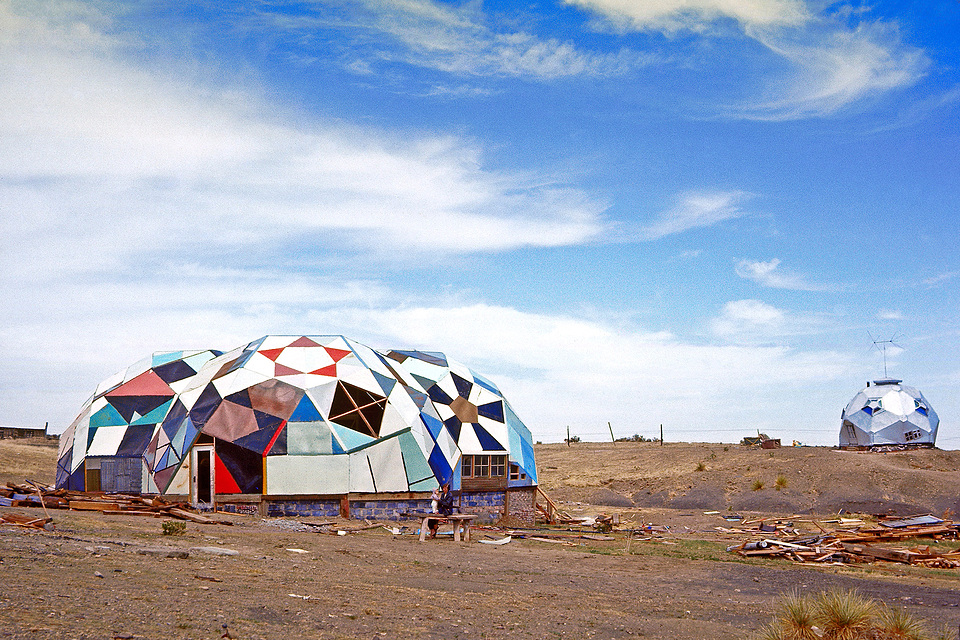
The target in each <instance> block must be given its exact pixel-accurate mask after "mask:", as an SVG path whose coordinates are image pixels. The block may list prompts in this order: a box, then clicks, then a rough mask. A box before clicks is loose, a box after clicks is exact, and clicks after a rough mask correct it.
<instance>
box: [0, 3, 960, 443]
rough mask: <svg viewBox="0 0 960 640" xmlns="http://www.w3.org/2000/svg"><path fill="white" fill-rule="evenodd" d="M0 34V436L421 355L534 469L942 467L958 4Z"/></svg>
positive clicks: (447, 15) (395, 9) (211, 18)
mask: <svg viewBox="0 0 960 640" xmlns="http://www.w3.org/2000/svg"><path fill="white" fill-rule="evenodd" d="M182 4H183V3H179V2H159V1H154V2H146V1H143V2H136V1H130V2H109V1H103V2H99V1H91V2H80V1H70V2H68V1H44V0H39V1H37V0H30V1H23V2H21V1H17V0H13V1H11V2H4V3H0V159H2V161H0V218H2V221H3V232H4V233H3V242H2V245H0V246H2V250H0V264H2V272H0V294H2V296H3V299H4V300H5V301H6V302H5V303H4V305H3V306H2V307H0V356H2V357H0V380H2V385H0V423H4V424H25V425H34V424H42V423H44V422H46V421H49V422H50V423H51V425H52V426H53V427H54V428H56V429H62V428H64V427H66V425H67V424H69V422H70V421H71V420H72V419H73V417H74V416H75V414H76V412H77V411H78V410H79V409H80V406H81V404H82V403H83V401H84V400H85V399H86V398H87V397H88V396H89V395H90V394H91V393H92V392H93V390H94V388H95V387H96V385H97V383H99V382H100V381H101V380H102V379H104V378H106V377H108V376H109V375H111V374H113V373H114V372H116V371H118V370H120V369H122V368H124V367H126V366H128V365H129V364H132V363H133V362H135V361H137V360H139V359H141V358H142V357H144V356H146V355H148V354H150V353H152V352H154V351H163V350H177V349H191V348H219V349H229V348H233V347H235V346H239V345H241V344H244V343H246V342H248V341H250V340H253V339H255V338H258V337H260V336H262V335H266V334H271V333H279V334H343V335H346V336H348V337H351V338H353V339H356V340H358V341H360V342H363V343H365V344H367V345H369V346H371V347H374V348H381V349H391V348H420V349H426V350H436V351H443V352H445V353H447V354H448V355H449V356H451V357H453V358H455V359H458V360H460V361H462V362H464V363H466V364H468V365H470V366H472V367H473V368H475V369H477V370H478V371H480V372H482V373H483V374H485V375H486V376H488V377H489V378H491V379H493V380H494V381H496V382H497V383H498V384H499V385H500V386H501V388H502V389H503V391H504V393H505V394H506V396H507V397H508V398H509V399H510V400H511V403H512V404H513V405H514V408H515V410H516V411H517V413H518V414H519V415H520V416H521V418H522V419H523V420H524V421H525V422H526V423H527V425H528V426H529V427H530V429H531V431H532V432H533V434H534V437H535V438H536V439H537V440H542V441H557V440H560V439H562V438H563V437H564V435H565V433H566V429H567V427H568V426H569V427H570V429H571V432H572V433H576V434H580V435H581V436H582V437H584V438H585V439H604V438H606V437H608V431H607V423H608V422H609V423H610V424H611V425H612V427H613V429H614V432H615V433H616V435H617V436H629V435H632V434H635V433H636V434H641V435H646V436H654V435H659V429H660V425H661V424H663V425H664V431H665V435H666V437H667V439H669V440H686V441H721V442H737V441H739V439H740V438H741V437H742V436H743V435H749V434H750V433H755V432H756V431H757V430H761V431H764V432H766V433H768V434H770V435H771V436H773V437H780V438H782V439H783V440H784V441H786V442H790V441H792V440H799V441H802V442H805V443H810V444H828V445H832V444H836V442H837V435H838V433H839V416H840V411H841V409H842V408H843V406H844V405H845V404H846V403H847V401H849V400H850V399H851V398H852V397H853V396H854V394H855V393H856V392H857V391H858V390H859V389H860V388H861V387H862V386H863V385H864V383H865V381H866V380H868V379H873V378H877V377H881V375H882V374H883V358H882V355H881V353H880V351H879V350H878V349H876V348H875V347H874V345H873V344H872V342H871V341H872V340H873V339H889V338H891V337H894V336H895V337H896V346H891V347H890V348H889V349H888V350H887V354H886V355H887V358H886V360H887V369H888V373H889V374H890V375H892V376H895V377H898V378H903V379H904V380H905V382H906V383H907V384H910V385H912V386H916V387H918V388H920V389H921V391H923V393H924V395H925V396H926V397H927V399H928V400H929V401H930V403H931V404H932V405H933V406H934V408H935V409H936V410H937V411H938V412H939V414H940V417H941V430H940V437H939V439H938V444H939V445H940V446H941V447H942V448H949V449H953V448H960V425H958V422H957V420H958V416H960V399H958V393H957V391H958V387H960V321H958V313H957V312H958V302H960V296H958V286H960V260H958V250H957V246H958V241H960V215H958V212H957V207H958V203H960V168H958V166H960V163H958V162H957V157H958V149H960V124H958V123H960V120H958V115H960V114H958V111H960V108H958V107H960V84H958V79H960V72H958V69H957V61H958V60H960V36H958V34H960V4H958V3H956V2H936V3H929V2H875V3H870V4H865V3H842V2H839V3H829V2H811V1H806V2H805V1H803V0H750V1H747V0H743V1H738V0H650V1H647V2H625V1H623V0H567V1H565V2H525V3H512V2H479V1H474V2H429V1H421V0H394V1H386V2H379V1H374V0H368V1H363V0H359V1H356V2H350V1H331V2H311V1H301V2H284V1H282V0H272V1H267V0H264V1H262V2H250V1H244V2H202V3H193V4H192V5H190V6H191V7H192V8H190V9H188V10H185V9H183V8H181V5H182Z"/></svg>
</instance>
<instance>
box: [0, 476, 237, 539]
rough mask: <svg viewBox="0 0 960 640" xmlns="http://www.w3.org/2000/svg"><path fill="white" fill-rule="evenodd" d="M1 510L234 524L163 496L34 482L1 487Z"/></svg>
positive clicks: (11, 483)
mask: <svg viewBox="0 0 960 640" xmlns="http://www.w3.org/2000/svg"><path fill="white" fill-rule="evenodd" d="M0 507H41V508H43V509H44V512H46V510H47V509H71V510H74V511H99V512H101V513H103V514H109V515H131V516H132V515H138V516H148V517H154V518H163V517H169V518H176V519H178V520H189V521H191V522H196V523H199V524H232V523H231V522H230V521H229V520H216V519H214V518H209V517H207V516H204V515H201V514H199V513H197V512H196V510H195V509H194V508H193V507H191V506H190V505H189V504H186V503H181V502H167V501H166V500H164V499H163V498H162V497H160V496H152V497H151V496H139V495H132V494H126V493H103V492H100V491H90V492H85V491H69V490H67V489H55V488H53V487H50V486H47V485H44V484H41V483H38V482H33V481H32V480H27V481H26V482H25V483H22V484H21V483H15V482H8V483H7V484H6V486H4V487H0ZM45 515H46V513H45ZM40 528H43V527H42V526H41V527H40Z"/></svg>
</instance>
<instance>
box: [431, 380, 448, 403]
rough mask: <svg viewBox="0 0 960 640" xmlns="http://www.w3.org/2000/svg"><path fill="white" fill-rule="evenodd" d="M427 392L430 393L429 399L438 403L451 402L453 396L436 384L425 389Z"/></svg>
mask: <svg viewBox="0 0 960 640" xmlns="http://www.w3.org/2000/svg"><path fill="white" fill-rule="evenodd" d="M427 393H428V394H430V399H431V400H433V401H434V402H439V403H440V404H450V403H451V402H453V398H451V397H450V396H448V395H447V392H446V391H444V390H443V389H441V388H440V385H438V384H435V385H433V386H432V387H430V388H429V389H427Z"/></svg>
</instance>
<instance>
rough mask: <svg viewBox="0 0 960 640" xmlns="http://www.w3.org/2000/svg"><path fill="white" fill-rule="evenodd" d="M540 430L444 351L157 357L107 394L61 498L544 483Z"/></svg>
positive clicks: (338, 345)
mask: <svg viewBox="0 0 960 640" xmlns="http://www.w3.org/2000/svg"><path fill="white" fill-rule="evenodd" d="M536 478H537V476H536V467H535V463H534V458H533V443H532V438H531V434H530V431H529V430H528V429H527V427H526V426H525V425H524V424H523V422H521V421H520V419H519V418H518V417H517V416H516V414H515V413H514V412H513V410H512V408H511V407H510V404H509V403H508V402H507V401H506V399H504V397H503V395H502V394H501V393H500V390H499V389H498V388H497V386H496V385H495V384H494V383H492V382H491V381H489V380H487V379H486V378H484V377H483V376H481V375H479V374H477V373H475V372H473V371H471V370H470V369H468V368H467V367H466V366H464V365H462V364H459V363H457V362H455V361H453V360H450V359H448V358H447V357H446V356H444V355H443V354H442V353H434V352H422V351H388V352H380V351H376V350H374V349H371V348H369V347H366V346H364V345H361V344H359V343H357V342H354V341H352V340H348V339H347V338H344V337H343V336H266V337H264V338H261V339H259V340H255V341H253V342H251V343H249V344H247V345H245V346H243V347H239V348H237V349H234V350H232V351H228V352H225V353H223V352H219V351H194V352H174V353H164V354H157V355H154V356H153V357H151V358H148V359H146V360H144V361H142V362H140V363H137V364H136V365H133V366H132V367H130V368H128V369H126V370H125V371H123V372H120V373H118V374H117V375H115V376H113V377H111V378H109V379H108V380H106V381H104V382H103V383H101V384H100V386H99V387H98V388H97V391H96V392H95V394H94V395H93V397H92V398H91V399H90V400H88V401H87V402H86V404H85V405H84V406H83V408H82V410H81V412H80V414H79V416H78V417H77V419H76V420H75V421H74V422H73V423H72V424H71V425H70V427H69V428H68V429H67V430H66V431H65V432H64V434H63V435H62V436H61V440H60V451H59V455H58V465H57V486H58V487H66V488H70V489H77V490H87V491H90V490H105V491H106V490H110V491H113V490H118V491H139V492H143V493H159V494H169V495H189V496H190V498H191V500H192V501H194V502H199V503H209V502H213V501H214V496H216V497H218V498H220V497H223V496H230V495H233V494H244V495H248V496H249V495H251V494H252V495H261V496H264V497H266V496H303V495H310V496H332V495H346V494H355V493H364V494H381V493H397V492H404V493H410V492H423V491H431V490H432V489H433V488H435V487H436V486H437V485H438V484H445V483H450V484H451V486H452V488H454V489H467V488H470V487H471V486H473V487H475V488H477V489H484V490H488V489H493V490H497V489H500V490H506V489H507V488H508V487H529V488H532V487H534V486H535V485H536Z"/></svg>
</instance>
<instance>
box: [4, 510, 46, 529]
mask: <svg viewBox="0 0 960 640" xmlns="http://www.w3.org/2000/svg"><path fill="white" fill-rule="evenodd" d="M0 525H12V526H14V527H27V528H28V529H47V530H50V529H52V528H53V518H32V517H30V516H22V515H20V514H18V513H0Z"/></svg>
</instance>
